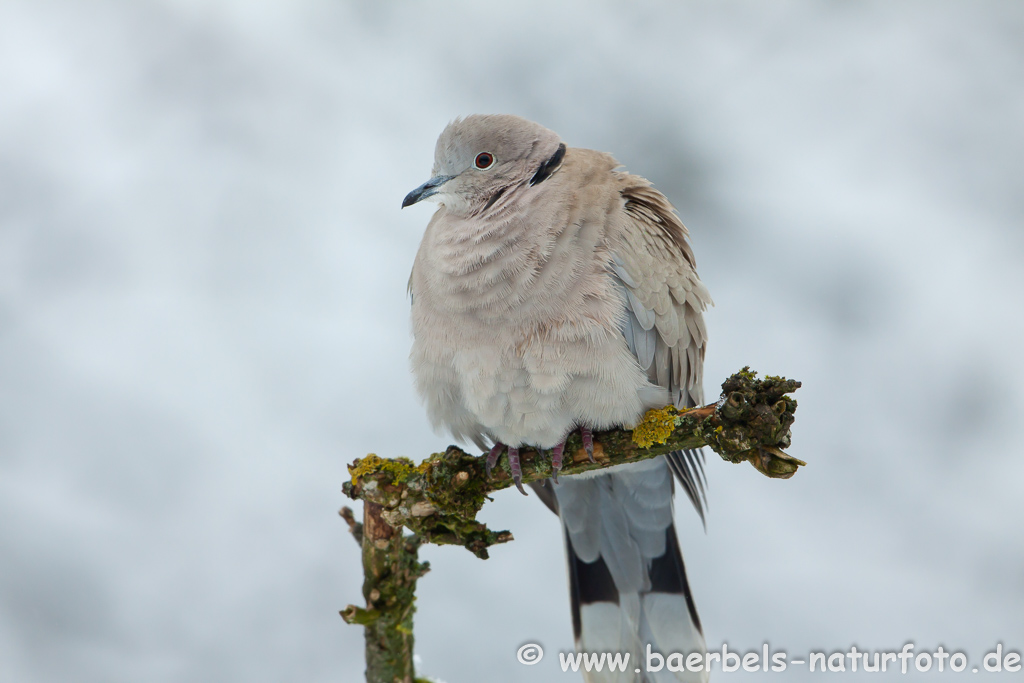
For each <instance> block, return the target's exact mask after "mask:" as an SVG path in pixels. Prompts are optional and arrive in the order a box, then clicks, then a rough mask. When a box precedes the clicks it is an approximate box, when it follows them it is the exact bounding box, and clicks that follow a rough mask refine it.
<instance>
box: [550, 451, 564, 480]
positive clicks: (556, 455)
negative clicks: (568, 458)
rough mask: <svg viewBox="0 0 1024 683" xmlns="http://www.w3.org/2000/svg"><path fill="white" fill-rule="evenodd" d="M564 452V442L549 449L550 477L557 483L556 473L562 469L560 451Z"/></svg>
mask: <svg viewBox="0 0 1024 683" xmlns="http://www.w3.org/2000/svg"><path fill="white" fill-rule="evenodd" d="M564 452H565V442H564V441H563V442H562V443H560V444H558V445H557V446H555V448H554V450H553V451H551V478H552V479H553V480H554V481H555V483H556V484H557V483H558V473H559V472H560V471H561V470H562V453H564Z"/></svg>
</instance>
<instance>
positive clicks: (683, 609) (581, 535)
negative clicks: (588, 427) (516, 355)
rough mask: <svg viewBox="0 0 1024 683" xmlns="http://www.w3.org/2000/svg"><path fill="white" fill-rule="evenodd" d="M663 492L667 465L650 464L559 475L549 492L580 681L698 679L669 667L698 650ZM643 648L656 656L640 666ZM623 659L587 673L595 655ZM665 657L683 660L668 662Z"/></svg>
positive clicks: (667, 492)
mask: <svg viewBox="0 0 1024 683" xmlns="http://www.w3.org/2000/svg"><path fill="white" fill-rule="evenodd" d="M672 485H673V484H672V473H671V471H670V469H669V465H668V463H667V462H666V460H665V458H663V457H658V458H654V459H651V460H647V461H644V462H642V463H636V464H630V465H626V466H622V467H617V468H613V469H612V470H608V471H605V472H602V473H600V474H596V475H594V476H586V475H583V476H576V477H565V478H564V479H563V480H562V482H561V483H559V484H555V485H554V487H553V488H554V494H555V497H556V498H557V506H558V511H559V516H560V517H561V520H562V528H563V531H564V535H565V549H566V556H567V559H568V569H569V590H570V594H571V599H572V620H573V631H574V635H575V638H576V650H577V653H588V654H590V655H592V656H591V658H590V661H591V664H592V666H591V667H590V671H589V672H588V671H585V670H584V669H585V668H586V667H585V666H583V665H585V664H586V662H587V660H582V661H581V666H580V671H581V673H583V677H584V680H586V681H587V682H588V683H611V682H612V681H615V682H616V683H624V682H626V681H630V682H634V683H636V682H638V681H643V682H644V683H678V682H680V681H685V682H687V683H696V682H701V683H703V682H704V681H707V673H706V672H703V671H702V672H691V671H671V670H669V665H671V668H672V669H678V668H681V667H679V666H678V664H679V663H680V662H681V661H682V660H685V658H686V656H687V655H689V654H691V653H694V652H699V653H701V654H702V655H703V653H704V652H705V650H706V648H705V644H704V635H703V633H702V631H701V625H700V618H699V617H698V616H697V609H696V607H695V606H694V604H693V597H692V596H691V594H690V586H689V584H688V583H687V581H686V569H685V567H684V565H683V556H682V553H680V551H679V542H678V539H677V538H676V531H675V526H674V525H673V521H672ZM648 646H649V647H650V649H649V650H648ZM649 651H650V652H651V653H657V654H658V655H661V656H662V657H664V658H665V659H659V658H658V657H651V658H650V659H649V658H648V652H649ZM626 652H628V653H629V655H630V656H629V660H628V661H629V663H628V666H625V667H617V668H618V669H619V670H616V671H610V670H609V668H610V667H609V664H610V661H611V660H608V659H606V660H605V665H604V666H603V667H602V669H601V670H600V671H598V670H596V666H594V665H595V664H596V663H597V662H598V661H600V660H599V659H595V658H594V656H596V657H598V658H599V657H600V654H601V653H609V654H614V653H626ZM673 653H680V654H681V655H682V658H681V659H680V658H679V657H673V658H671V660H670V661H669V660H668V658H669V655H672V654H673ZM648 664H651V666H650V669H651V670H649V669H648ZM659 664H661V667H660V670H658V671H654V670H653V669H657V668H658V666H659ZM637 668H639V669H640V672H639V673H637V672H636V669H637ZM622 669H625V670H622Z"/></svg>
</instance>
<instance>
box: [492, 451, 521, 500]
mask: <svg viewBox="0 0 1024 683" xmlns="http://www.w3.org/2000/svg"><path fill="white" fill-rule="evenodd" d="M506 448H508V468H509V469H510V470H511V471H512V481H513V482H515V485H516V488H517V489H519V493H521V494H523V495H524V496H525V495H527V493H526V490H525V489H524V488H523V468H522V466H521V465H520V464H519V449H518V448H513V447H511V446H506V445H505V444H503V443H496V444H494V447H493V448H491V451H490V452H489V453H488V454H487V460H486V461H484V472H485V473H486V474H487V478H488V479H490V478H491V470H492V469H494V466H495V465H496V464H497V462H498V458H500V457H501V452H502V451H503V450H505V449H506Z"/></svg>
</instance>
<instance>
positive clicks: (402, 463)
mask: <svg viewBox="0 0 1024 683" xmlns="http://www.w3.org/2000/svg"><path fill="white" fill-rule="evenodd" d="M415 471H416V468H415V467H413V464H412V460H409V459H408V458H382V457H380V456H378V455H377V454H376V453H370V454H369V455H367V456H366V457H365V458H359V459H358V460H356V462H355V465H354V466H353V465H349V466H348V473H349V475H351V477H352V483H353V484H358V483H359V478H360V477H365V476H366V475H368V474H375V473H377V472H386V473H387V474H389V475H391V481H399V480H403V479H405V478H406V477H408V476H409V475H410V474H412V473H413V472H415Z"/></svg>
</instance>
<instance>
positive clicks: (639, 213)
mask: <svg viewBox="0 0 1024 683" xmlns="http://www.w3.org/2000/svg"><path fill="white" fill-rule="evenodd" d="M618 166H619V164H618V163H617V162H616V161H615V160H614V159H613V158H612V157H611V156H609V155H608V154H604V153H602V152H596V151H593V150H588V149H576V148H571V147H566V145H565V143H563V142H562V141H561V139H560V138H559V137H558V135H556V134H555V133H554V132H552V131H550V130H548V129H547V128H544V127H542V126H540V125H538V124H536V123H532V122H530V121H527V120H525V119H522V118H519V117H517V116H508V115H486V116H482V115H474V116H468V117H466V118H464V119H457V120H455V121H453V122H452V123H450V124H449V125H448V127H447V128H445V130H444V131H443V132H442V133H441V136H440V138H438V141H437V147H436V150H435V157H434V168H433V172H432V176H433V177H432V178H431V179H430V180H428V181H427V182H426V183H424V184H423V185H421V186H420V187H418V188H417V189H415V190H413V191H412V192H410V193H409V194H408V196H406V197H405V200H404V201H403V202H402V206H403V207H406V206H409V205H412V204H415V203H416V202H419V201H421V200H424V199H431V200H433V201H436V202H437V203H438V204H439V207H438V209H437V211H436V212H435V213H434V216H433V218H432V219H431V220H430V223H429V224H428V225H427V229H426V233H425V234H424V237H423V242H422V243H421V244H420V248H419V252H418V253H417V255H416V260H415V263H414V265H413V270H412V275H411V277H410V279H409V291H410V295H411V297H412V324H413V334H414V337H415V341H414V342H413V348H412V354H411V360H412V368H413V373H414V375H415V380H416V387H417V390H418V391H419V393H420V395H421V396H422V398H423V400H424V401H425V403H426V407H427V412H428V414H429V417H430V420H431V422H432V423H433V424H434V426H435V427H436V428H442V429H445V430H447V431H449V432H450V433H451V434H452V435H453V436H454V437H455V438H457V439H468V440H470V441H472V442H474V443H476V444H477V445H478V446H479V447H480V448H482V449H485V450H486V449H488V448H490V453H489V454H488V458H487V465H488V470H489V469H490V467H491V466H493V464H494V463H495V462H496V461H497V458H498V457H499V455H500V453H501V452H502V451H503V450H504V449H505V448H507V449H508V460H509V466H510V471H511V472H512V474H513V478H514V479H515V483H516V486H517V487H518V488H519V490H520V491H523V488H522V483H521V481H520V479H521V470H520V465H519V448H520V447H522V446H526V445H529V446H534V447H538V448H541V449H551V450H552V453H551V458H552V475H553V479H550V480H547V481H546V482H545V483H544V484H543V485H539V486H538V485H534V486H533V488H534V490H535V491H537V492H538V494H539V495H540V498H541V499H542V500H543V501H544V502H545V503H546V504H547V505H548V506H549V507H550V508H551V509H552V510H554V511H555V512H556V513H558V514H559V517H560V518H561V522H562V526H563V530H564V537H565V546H566V555H567V558H568V564H569V589H570V593H571V600H572V612H573V614H572V616H573V629H574V635H575V639H576V647H577V649H578V650H581V651H586V652H629V653H630V655H631V656H630V665H629V666H628V667H627V669H628V670H627V671H622V672H610V671H607V670H605V671H602V672H598V671H591V672H589V673H585V674H584V678H586V679H587V680H588V681H602V682H603V681H641V680H642V681H651V682H662V681H706V680H707V672H706V671H701V672H692V671H669V670H668V669H669V667H668V666H665V667H664V668H662V669H661V670H660V671H658V672H654V671H647V670H646V660H645V657H646V653H647V647H648V646H650V649H651V651H653V652H660V653H662V654H664V655H669V654H671V653H682V654H683V655H684V656H685V655H686V654H690V653H693V652H700V653H703V652H704V651H705V644H704V636H703V633H702V631H701V626H700V619H699V618H698V616H697V610H696V608H695V607H694V603H693V599H692V596H691V594H690V589H689V585H688V583H687V580H686V570H685V568H684V565H683V558H682V555H681V553H680V550H679V544H678V540H677V538H676V532H675V528H674V526H673V521H672V519H673V506H672V491H673V481H672V473H673V472H674V473H675V475H676V477H677V478H678V479H679V481H680V483H681V485H682V487H683V489H684V490H685V492H686V494H687V496H688V497H689V499H690V501H691V502H692V503H693V505H694V507H695V508H696V509H697V512H698V514H700V516H701V519H702V520H703V518H704V512H703V506H704V484H703V483H702V478H703V460H702V455H701V454H700V452H699V451H679V452H676V453H672V454H670V455H669V456H667V457H665V456H662V457H657V458H653V459H650V460H647V461H643V462H640V463H633V464H627V465H621V466H618V467H613V468H609V469H605V470H600V471H597V472H596V473H587V474H584V475H577V476H574V477H563V478H562V481H561V482H559V481H558V479H557V474H558V470H559V468H560V466H561V459H562V454H563V449H564V447H565V439H566V437H567V436H568V434H569V433H570V432H571V431H572V430H574V429H579V430H580V431H581V433H582V436H583V440H584V444H585V446H586V448H587V450H588V452H591V457H592V438H593V436H592V430H601V429H608V428H612V427H621V426H625V427H631V426H633V425H635V424H636V423H637V422H638V421H639V419H640V418H641V417H642V416H643V414H644V412H645V411H646V410H647V409H649V408H652V407H662V406H664V405H666V404H667V403H669V402H672V403H674V404H675V405H677V406H680V407H684V406H693V405H699V404H700V403H702V399H703V390H702V387H701V382H702V366H703V361H704V347H705V340H706V338H707V334H706V330H705V327H704V320H703V311H704V309H705V307H706V306H707V305H708V304H710V303H711V297H710V295H709V294H708V291H707V289H706V288H705V287H704V285H703V284H702V283H701V281H700V279H699V278H698V277H697V272H696V270H695V268H694V258H693V252H692V250H691V249H690V245H689V243H688V242H687V235H688V233H687V231H686V228H685V227H683V224H682V223H681V222H680V220H679V218H678V216H676V213H675V210H674V209H673V207H672V205H671V204H670V203H669V201H668V200H667V199H666V198H665V196H664V195H662V194H661V193H660V192H658V191H657V190H655V189H654V188H653V187H651V184H650V182H648V181H647V180H645V179H644V178H641V177H639V176H635V175H630V174H628V173H625V172H622V171H618V170H616V169H617V168H618ZM524 493H525V492H524ZM654 661H657V660H656V659H655V660H654ZM676 661H677V660H673V661H672V663H673V664H674V663H675V662H676ZM634 663H635V664H636V666H639V667H640V668H641V669H642V671H641V672H640V673H636V672H634V668H636V666H634ZM672 668H677V667H675V666H673V667H672Z"/></svg>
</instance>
